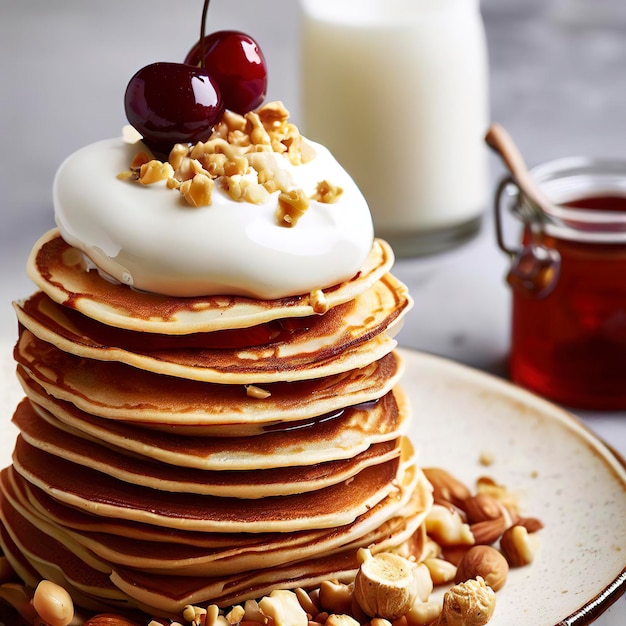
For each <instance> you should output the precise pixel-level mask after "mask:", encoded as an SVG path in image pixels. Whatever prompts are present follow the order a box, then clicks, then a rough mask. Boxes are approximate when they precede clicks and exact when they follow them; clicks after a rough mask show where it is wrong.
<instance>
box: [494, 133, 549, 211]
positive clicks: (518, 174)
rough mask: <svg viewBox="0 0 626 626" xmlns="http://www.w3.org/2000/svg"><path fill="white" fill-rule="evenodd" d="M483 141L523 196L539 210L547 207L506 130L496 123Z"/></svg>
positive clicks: (547, 203) (546, 200) (545, 200)
mask: <svg viewBox="0 0 626 626" xmlns="http://www.w3.org/2000/svg"><path fill="white" fill-rule="evenodd" d="M485 141H486V142H487V145H488V146H489V147H490V148H492V149H493V150H494V151H495V152H497V153H498V154H499V155H500V157H501V158H502V160H503V161H504V164H505V165H506V167H507V169H508V170H509V171H510V172H511V174H513V177H514V178H515V180H516V181H517V184H518V185H519V187H520V189H521V190H522V191H523V192H524V194H525V195H526V196H527V197H528V198H529V199H530V200H531V201H532V202H534V203H535V204H537V205H539V207H541V208H544V207H547V206H549V205H550V201H549V200H548V199H547V198H546V197H545V196H544V195H543V193H541V191H540V190H539V188H538V187H537V185H536V184H535V181H534V180H533V179H532V177H531V175H530V173H529V171H528V168H527V167H526V163H525V161H524V157H523V156H522V153H521V152H520V151H519V149H518V147H517V146H516V145H515V142H514V141H513V139H512V138H511V135H509V133H508V132H507V131H506V129H505V128H504V127H503V126H501V125H500V124H498V123H494V124H492V125H491V126H490V127H489V130H488V131H487V134H486V136H485Z"/></svg>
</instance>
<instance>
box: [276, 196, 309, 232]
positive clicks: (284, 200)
mask: <svg viewBox="0 0 626 626" xmlns="http://www.w3.org/2000/svg"><path fill="white" fill-rule="evenodd" d="M308 208H309V199H308V198H307V197H306V195H305V194H304V192H303V191H302V189H292V190H291V191H283V192H282V193H281V194H280V195H279V196H278V208H277V209H276V220H277V221H278V223H279V224H280V225H281V226H288V227H290V228H291V227H293V226H295V225H296V224H297V223H298V220H299V219H300V218H301V217H302V216H303V215H304V214H305V212H306V210H307V209H308Z"/></svg>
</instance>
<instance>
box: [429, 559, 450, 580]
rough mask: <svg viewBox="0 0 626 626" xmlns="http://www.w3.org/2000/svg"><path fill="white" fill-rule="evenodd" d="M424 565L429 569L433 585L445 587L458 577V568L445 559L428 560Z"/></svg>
mask: <svg viewBox="0 0 626 626" xmlns="http://www.w3.org/2000/svg"><path fill="white" fill-rule="evenodd" d="M424 565H425V566H426V567H427V568H428V571H429V573H430V578H431V579H432V581H433V585H445V584H446V583H449V582H450V581H452V580H454V577H455V576H456V566H455V565H453V564H452V563H450V562H449V561H446V560H445V559H435V558H430V559H426V560H425V561H424Z"/></svg>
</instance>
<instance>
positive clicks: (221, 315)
mask: <svg viewBox="0 0 626 626" xmlns="http://www.w3.org/2000/svg"><path fill="white" fill-rule="evenodd" d="M393 261H394V257H393V252H392V251H391V248H390V247H389V245H388V244H387V243H386V242H384V241H382V240H380V239H377V240H375V241H374V245H373V247H372V250H371V252H370V255H369V257H368V258H367V260H366V262H365V264H364V265H363V267H362V268H361V270H360V271H359V272H358V273H357V274H356V276H354V278H352V279H351V280H350V281H348V282H346V283H342V284H340V285H336V286H334V287H330V288H327V289H324V299H325V302H326V306H328V308H333V307H336V306H337V305H339V304H343V303H345V302H349V301H351V300H353V299H354V298H356V297H357V296H358V295H360V294H361V293H363V292H364V291H366V290H367V289H369V288H370V287H371V286H372V285H374V284H375V283H376V282H377V281H378V280H379V279H380V278H381V277H382V276H383V275H384V274H385V273H386V272H387V271H388V270H389V268H390V267H391V265H392V264H393ZM87 269H88V268H87V264H86V261H85V257H84V256H83V254H82V252H80V251H79V250H77V249H76V248H72V247H71V246H69V245H68V244H67V243H65V241H63V239H62V238H61V237H60V235H59V232H58V230H56V229H54V230H51V231H49V232H48V233H46V234H45V235H44V236H43V237H41V239H40V240H39V241H38V242H37V243H36V244H35V246H34V248H33V250H32V252H31V254H30V257H29V259H28V263H27V272H28V275H29V277H30V278H31V280H32V281H33V282H34V283H35V284H36V285H37V286H38V287H39V288H40V289H41V290H42V291H44V292H45V293H47V294H48V296H50V298H51V299H52V300H54V301H55V302H57V303H59V304H62V305H64V306H66V307H69V308H74V309H76V310H77V311H80V312H81V313H84V314H85V315H86V316H87V317H90V318H92V319H95V320H97V321H99V322H102V323H103V324H108V325H110V326H114V327H116V328H124V329H127V330H137V331H143V332H151V333H163V334H173V335H185V334H190V333H197V332H212V331H217V330H223V329H232V328H246V327H250V326H255V325H257V324H263V323H266V322H269V321H271V320H275V319H283V318H290V317H305V316H310V315H315V314H317V313H318V312H319V309H318V307H317V305H316V304H315V303H314V302H313V301H312V298H311V295H310V294H303V295H300V296H293V297H289V298H282V299H280V300H253V299H250V298H244V297H235V296H228V295H225V296H211V297H204V298H175V297H167V296H159V295H156V294H151V293H144V292H140V291H136V290H133V289H131V288H130V287H128V286H126V285H120V284H115V283H113V282H111V281H110V280H107V279H105V278H103V277H102V276H100V274H99V273H98V271H97V270H91V271H87ZM288 269H289V268H286V271H288Z"/></svg>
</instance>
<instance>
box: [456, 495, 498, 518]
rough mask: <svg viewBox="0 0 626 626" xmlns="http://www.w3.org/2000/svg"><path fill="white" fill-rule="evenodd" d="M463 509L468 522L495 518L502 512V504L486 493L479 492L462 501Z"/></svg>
mask: <svg viewBox="0 0 626 626" xmlns="http://www.w3.org/2000/svg"><path fill="white" fill-rule="evenodd" d="M463 510H464V511H465V513H466V514H467V520H468V522H470V524H476V523H478V522H485V521H487V520H492V519H497V518H498V517H502V514H503V507H502V505H501V504H500V503H499V502H498V501H497V500H496V499H495V498H493V497H491V496H490V495H487V494H486V493H479V494H477V495H475V496H471V497H469V498H466V500H465V501H464V502H463Z"/></svg>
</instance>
